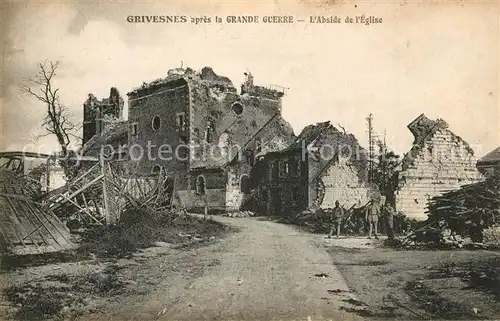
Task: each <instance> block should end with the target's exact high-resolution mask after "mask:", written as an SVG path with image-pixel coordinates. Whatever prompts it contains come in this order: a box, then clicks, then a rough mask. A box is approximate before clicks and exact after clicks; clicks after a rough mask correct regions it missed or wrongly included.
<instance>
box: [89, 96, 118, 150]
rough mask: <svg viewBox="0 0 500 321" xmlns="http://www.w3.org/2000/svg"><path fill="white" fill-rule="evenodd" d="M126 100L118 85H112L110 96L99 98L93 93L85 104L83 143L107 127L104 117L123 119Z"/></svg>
mask: <svg viewBox="0 0 500 321" xmlns="http://www.w3.org/2000/svg"><path fill="white" fill-rule="evenodd" d="M124 104H125V102H124V100H123V98H122V97H121V96H120V93H119V91H118V89H117V88H116V87H111V89H110V93H109V98H104V99H102V100H99V99H97V98H96V97H95V96H94V95H93V94H92V93H90V94H89V96H88V98H87V100H86V101H85V103H84V104H83V144H85V143H86V142H88V141H89V140H90V139H91V138H92V137H93V136H94V135H100V133H102V132H103V131H104V129H105V127H106V124H105V121H104V118H105V117H106V116H107V117H111V118H115V119H121V118H122V116H123V106H124Z"/></svg>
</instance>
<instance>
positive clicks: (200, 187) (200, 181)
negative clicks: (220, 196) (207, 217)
mask: <svg viewBox="0 0 500 321" xmlns="http://www.w3.org/2000/svg"><path fill="white" fill-rule="evenodd" d="M196 194H200V195H205V177H203V175H200V176H198V177H197V178H196Z"/></svg>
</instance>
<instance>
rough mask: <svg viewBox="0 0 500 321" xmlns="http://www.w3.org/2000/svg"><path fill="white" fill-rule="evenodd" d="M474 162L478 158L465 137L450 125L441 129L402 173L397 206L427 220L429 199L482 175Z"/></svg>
mask: <svg viewBox="0 0 500 321" xmlns="http://www.w3.org/2000/svg"><path fill="white" fill-rule="evenodd" d="M475 165H476V159H475V157H474V156H473V153H472V152H471V150H470V148H469V147H468V146H467V144H466V143H465V142H464V141H463V140H462V139H460V138H459V137H457V136H455V135H454V134H453V133H452V132H451V131H449V130H448V129H443V130H439V131H438V132H437V133H436V134H434V136H433V137H432V138H431V139H430V140H428V141H426V142H425V144H424V145H423V146H422V148H421V149H420V151H419V153H418V155H416V157H415V159H414V160H413V163H412V164H411V165H410V166H409V167H408V168H407V169H406V170H404V171H402V172H401V173H400V176H399V188H398V191H397V193H396V210H397V211H402V212H403V213H405V214H406V215H407V216H408V217H410V218H413V219H417V220H425V219H426V218H427V215H426V214H425V208H426V206H427V202H428V200H429V199H431V198H432V197H434V196H437V195H440V194H442V193H443V192H445V191H450V190H454V189H458V188H459V187H460V186H462V185H465V184H470V183H474V182H477V181H479V180H481V179H482V176H481V174H480V173H479V171H478V170H477V169H476V166H475Z"/></svg>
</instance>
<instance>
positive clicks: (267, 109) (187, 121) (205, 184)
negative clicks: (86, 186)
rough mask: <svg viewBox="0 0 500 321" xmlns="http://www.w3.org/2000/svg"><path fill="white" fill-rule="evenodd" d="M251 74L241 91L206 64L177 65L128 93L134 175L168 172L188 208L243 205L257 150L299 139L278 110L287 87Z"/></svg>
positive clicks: (176, 194)
mask: <svg viewBox="0 0 500 321" xmlns="http://www.w3.org/2000/svg"><path fill="white" fill-rule="evenodd" d="M246 76H247V79H246V81H245V83H244V84H243V85H242V86H241V90H240V92H239V93H238V90H237V89H236V88H235V87H234V85H233V83H232V82H231V80H230V79H228V78H227V77H224V76H219V75H217V74H216V73H215V72H214V71H213V70H212V69H211V68H209V67H205V68H203V69H202V70H201V72H195V71H194V70H192V69H190V68H186V69H182V68H177V69H172V70H170V71H169V72H168V75H167V77H166V78H164V79H159V80H156V81H153V82H151V83H144V84H143V85H142V86H141V87H139V88H136V89H135V90H133V91H131V92H130V93H128V98H129V130H128V133H129V134H128V136H129V137H128V143H129V158H130V162H129V164H130V167H129V168H128V172H129V175H135V176H137V177H141V176H148V175H152V174H155V173H158V172H164V173H166V175H167V177H168V179H170V180H172V183H173V185H174V192H173V193H174V202H175V204H178V205H180V206H183V207H186V208H189V209H191V210H200V209H202V208H204V207H205V206H208V207H209V209H210V210H221V211H229V210H238V209H240V208H241V207H242V206H244V204H245V202H246V201H247V200H248V199H249V198H250V195H251V194H252V191H253V185H252V182H251V181H250V171H251V169H252V167H253V165H254V163H255V159H256V157H257V155H259V153H262V152H263V150H264V149H265V150H266V151H271V150H278V149H280V148H283V147H285V146H287V145H288V144H289V143H290V142H291V141H293V139H294V135H293V130H292V128H291V126H290V125H289V124H288V123H287V122H286V121H285V120H284V119H283V118H282V117H281V109H282V96H283V94H284V90H280V89H279V88H269V87H263V86H256V85H254V84H253V76H252V75H251V74H250V73H248V74H246ZM266 143H267V144H266Z"/></svg>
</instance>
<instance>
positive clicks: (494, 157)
mask: <svg viewBox="0 0 500 321" xmlns="http://www.w3.org/2000/svg"><path fill="white" fill-rule="evenodd" d="M477 162H478V163H498V162H500V147H498V148H496V149H494V150H492V151H491V152H489V153H488V154H486V155H484V156H483V157H482V158H481V159H480V160H478V161H477Z"/></svg>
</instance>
